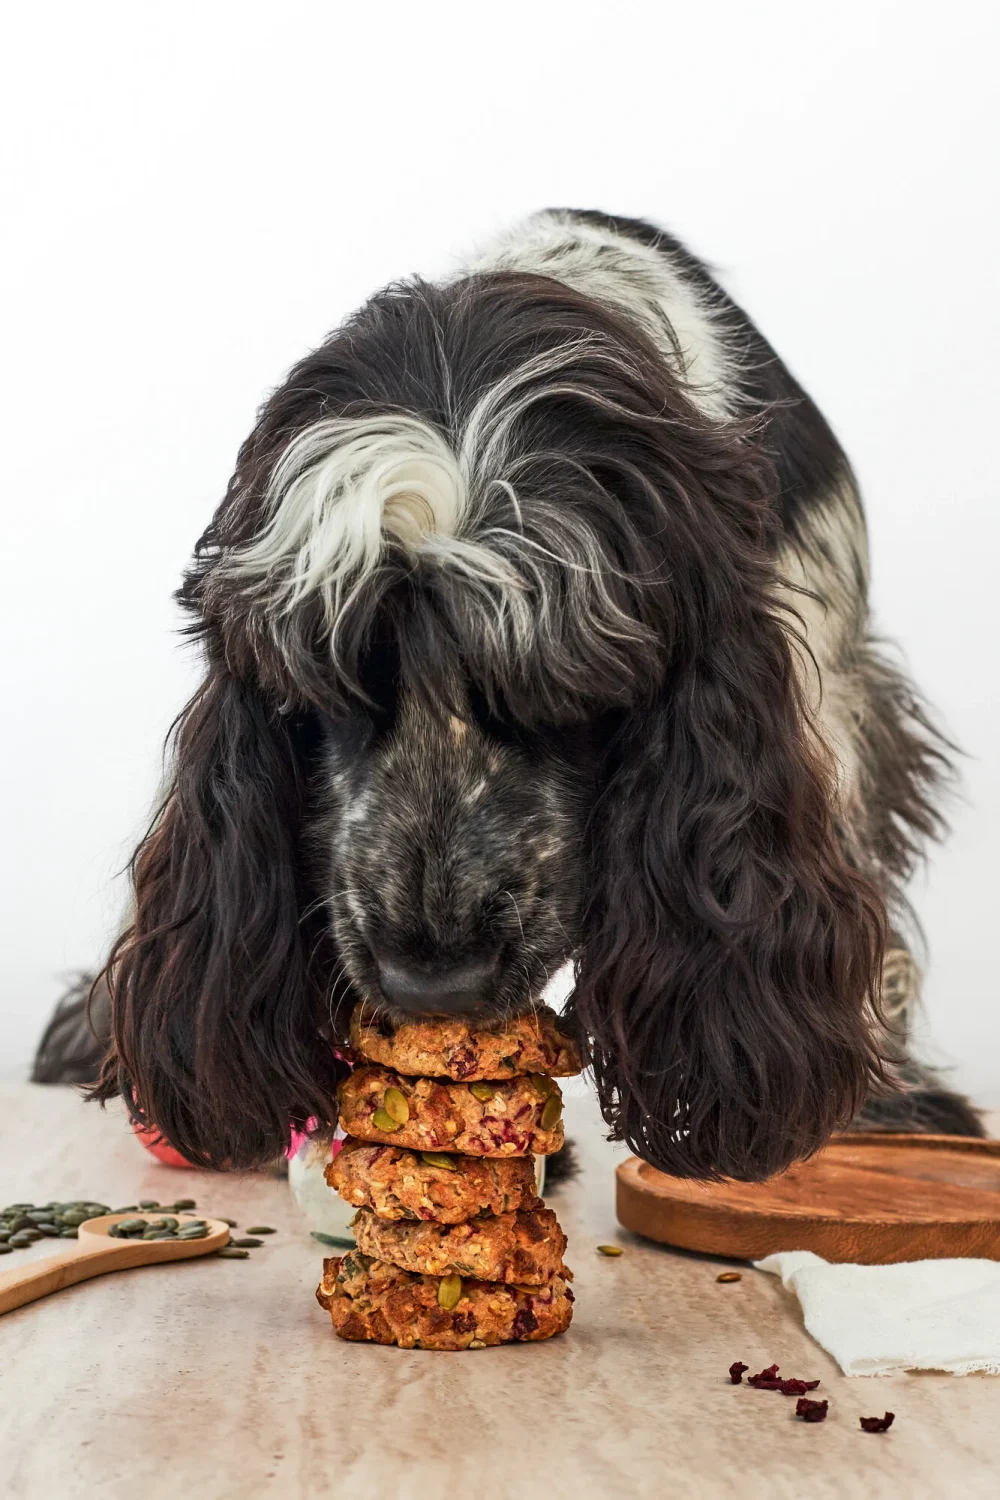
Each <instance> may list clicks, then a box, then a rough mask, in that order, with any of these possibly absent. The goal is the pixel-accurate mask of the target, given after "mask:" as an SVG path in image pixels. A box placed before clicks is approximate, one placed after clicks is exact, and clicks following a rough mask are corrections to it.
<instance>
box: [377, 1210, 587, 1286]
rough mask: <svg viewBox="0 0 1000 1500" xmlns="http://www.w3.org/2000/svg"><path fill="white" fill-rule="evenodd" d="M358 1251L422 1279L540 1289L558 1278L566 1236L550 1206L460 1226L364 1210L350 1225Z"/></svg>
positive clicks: (486, 1218)
mask: <svg viewBox="0 0 1000 1500" xmlns="http://www.w3.org/2000/svg"><path fill="white" fill-rule="evenodd" d="M354 1233H355V1237H356V1238H357V1242H358V1249H359V1250H360V1251H362V1252H363V1253H364V1254H365V1255H372V1256H374V1257H375V1259H376V1260H384V1261H388V1262H389V1263H390V1265H394V1266H401V1267H402V1268H403V1270H405V1271H416V1272H419V1273H421V1274H422V1275H426V1276H450V1275H453V1274H455V1273H457V1274H458V1275H460V1276H472V1277H475V1278H476V1279H477V1280H479V1281H506V1282H512V1283H519V1284H520V1283H531V1284H532V1285H541V1284H542V1283H544V1282H547V1281H550V1280H551V1279H552V1277H553V1276H555V1275H558V1273H559V1269H560V1267H561V1266H562V1258H563V1252H564V1250H565V1249H566V1236H565V1235H564V1234H563V1232H562V1230H561V1229H560V1227H559V1221H558V1219H557V1218H556V1216H555V1214H554V1213H553V1212H552V1210H551V1208H529V1209H522V1210H521V1211H520V1212H518V1213H508V1214H499V1215H494V1214H489V1215H487V1216H485V1217H484V1218H481V1219H471V1220H469V1221H468V1222H467V1223H465V1224H420V1223H418V1224H413V1223H409V1222H407V1221H405V1220H404V1221H402V1222H400V1221H397V1222H395V1223H390V1222H389V1221H387V1220H385V1219H379V1218H377V1217H376V1215H375V1214H373V1213H372V1212H371V1210H370V1209H367V1208H363V1209H362V1210H361V1211H360V1212H359V1214H358V1216H357V1218H356V1219H355V1221H354Z"/></svg>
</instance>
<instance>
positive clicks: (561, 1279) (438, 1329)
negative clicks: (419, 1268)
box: [316, 1250, 573, 1349]
mask: <svg viewBox="0 0 1000 1500" xmlns="http://www.w3.org/2000/svg"><path fill="white" fill-rule="evenodd" d="M568 1280H569V1273H568V1272H565V1271H564V1272H563V1273H561V1274H560V1275H558V1276H553V1277H552V1279H551V1280H550V1281H548V1282H546V1283H545V1284H544V1285H542V1286H537V1287H534V1286H533V1287H523V1288H521V1287H514V1286H504V1285H500V1284H497V1283H495V1282H488V1281H478V1280H475V1279H471V1278H470V1279H468V1280H467V1279H465V1278H462V1280H461V1283H460V1285H457V1286H456V1285H455V1284H454V1283H455V1282H457V1281H458V1278H454V1281H452V1279H451V1278H446V1281H447V1282H448V1286H447V1288H445V1287H443V1286H442V1278H441V1277H439V1276H415V1275H413V1274H411V1273H410V1272H409V1271H401V1270H400V1269H399V1267H398V1266H390V1265H387V1264H386V1263H385V1262H384V1261H379V1260H373V1259H372V1258H371V1257H370V1256H367V1255H363V1254H361V1253H360V1252H359V1251H356V1250H355V1251H351V1252H350V1253H349V1254H348V1255H345V1256H333V1257H332V1258H331V1259H329V1260H326V1261H324V1262H323V1280H322V1282H321V1283H320V1285H319V1287H318V1288H317V1291H316V1298H317V1301H318V1302H319V1304H320V1306H321V1307H325V1308H326V1309H327V1311H328V1312H329V1314H330V1318H331V1320H332V1322H333V1327H334V1331H335V1332H336V1333H337V1334H338V1336H339V1337H340V1338H342V1339H350V1340H353V1341H356V1342H365V1341H368V1342H372V1343H376V1344H398V1345H399V1347H400V1348H401V1349H482V1348H484V1347H486V1346H487V1345H490V1344H507V1343H513V1342H515V1341H519V1340H524V1341H528V1342H536V1341H538V1340H539V1339H548V1338H552V1336H553V1335H554V1334H557V1333H562V1332H563V1330H564V1329H566V1328H568V1327H569V1323H570V1319H571V1318H572V1316H573V1306H572V1304H573V1293H572V1291H571V1289H570V1288H569V1286H567V1281H568ZM446 1292H447V1295H444V1294H445V1293H446ZM442 1297H443V1301H444V1302H445V1303H448V1304H450V1305H447V1306H446V1305H442Z"/></svg>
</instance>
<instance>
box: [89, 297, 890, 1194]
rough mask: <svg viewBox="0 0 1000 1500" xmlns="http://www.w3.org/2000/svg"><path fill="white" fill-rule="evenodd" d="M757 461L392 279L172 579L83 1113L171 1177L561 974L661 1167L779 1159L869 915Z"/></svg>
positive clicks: (856, 1003)
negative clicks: (184, 665) (174, 708)
mask: <svg viewBox="0 0 1000 1500" xmlns="http://www.w3.org/2000/svg"><path fill="white" fill-rule="evenodd" d="M772 518H773V506H772V475H771V471H770V468H769V466H768V463H767V462H766V461H765V459H764V458H763V457H762V456H761V453H760V451H759V449H758V447H757V446H756V444H755V442H754V441H753V438H752V435H751V434H750V433H749V432H748V431H747V430H746V428H745V427H741V426H739V425H738V424H727V423H724V422H720V421H719V420H718V419H709V418H708V417H706V416H705V415H703V414H701V413H699V411H698V409H697V407H696V405H695V404H693V403H692V402H691V401H690V400H689V399H688V395H687V393H686V392H685V390H684V389H683V387H682V386H681V384H680V382H679V381H678V380H677V378H676V377H675V376H674V375H672V374H671V373H670V372H669V370H668V369H667V368H666V367H665V365H664V362H663V360H662V359H661V358H660V357H659V356H658V354H657V352H656V351H655V350H654V348H653V347H652V346H651V345H650V344H648V343H647V342H646V340H645V337H644V335H643V334H642V333H641V332H640V331H638V330H637V329H635V328H633V327H631V326H630V325H628V324H627V323H626V322H625V321H624V320H621V319H619V318H618V317H617V316H616V315H614V314H613V313H612V312H610V311H608V310H607V309H605V308H602V307H600V306H598V305H597V304H596V303H593V302H591V301H589V300H588V299H587V298H585V297H583V296H581V295H580V294H579V293H577V292H574V291H571V290H569V289H568V288H566V287H564V286H562V285H559V284H557V283H556V282H553V281H549V280H547V279H544V278H540V277H532V276H526V275H518V274H499V275H489V276H487V275H480V276H475V277H471V278H469V279H468V280H466V281H462V282H456V283H452V284H451V285H449V286H446V287H443V288H441V287H432V286H427V285H425V284H422V283H415V284H411V285H406V286H403V287H400V288H394V289H392V290H390V291H388V292H386V293H384V294H382V295H380V296H379V297H376V298H375V299H374V300H373V301H372V302H371V303H370V304H368V305H367V306H366V307H365V308H364V309H363V310H362V312H361V313H359V314H358V315H357V317H356V318H355V319H353V320H352V321H351V322H350V323H349V324H348V325H347V326H346V327H345V328H344V329H342V330H340V331H339V332H338V333H337V334H336V335H334V336H333V337H332V338H331V339H330V340H329V341H328V342H327V343H326V344H324V345H323V346H322V347H321V348H320V349H319V350H318V351H317V352H316V353H315V354H313V355H312V356H310V357H309V358H308V359H307V360H305V361H303V362H302V364H301V365H299V366H298V367H297V368H296V369H295V370H294V371H293V372H292V374H291V375H290V377H289V379H288V381H287V382H286V383H285V385H284V386H283V387H282V388H281V389H280V390H279V391H278V392H277V393H276V394H275V395H274V396H273V397H272V399H271V400H270V401H269V402H268V403H267V405H266V406H265V408H264V410H263V412H262V413H261V416H260V419H259V422H258V424H257V427H256V428H255V430H254V432H253V434H252V435H251V437H250V438H249V439H248V441H247V443H246V444H245V445H244V448H243V449H242V451H241V454H240V458H239V462H238V464H237V469H236V473H235V475H234V477H233V480H232V482H231V484H230V488H229V491H228V493H227V495H226V498H225V500H224V501H223V503H222V505H221V506H220V508H219V510H218V512H217V514H216V516H215V518H214V520H213V522H212V524H211V526H210V527H209V529H208V531H207V532H206V534H205V536H204V537H203V538H202V540H201V542H200V543H199V546H198V549H197V552H196V557H195V562H194V565H193V567H192V569H191V570H190V572H189V574H188V577H187V579H186V582H185V585H184V588H183V590H182V594H181V597H182V601H183V603H184V604H185V606H186V607H187V608H188V609H189V610H190V611H192V613H193V615H194V618H195V621H196V626H195V628H196V629H197V630H198V631H199V632H200V633H201V635H202V636H203V638H204V642H205V646H206V651H207V658H208V673H207V677H206V681H205V683H204V684H203V686H202V688H201V689H200V691H199V693H198V694H197V695H196V698H195V699H194V701H193V702H192V704H191V705H189V707H188V709H187V710H186V712H185V714H184V715H183V716H182V719H181V721H180V724H179V728H178V735H177V747H176V750H177V755H176V775H175V781H174V784H173V786H172V788H171V790H170V792H169V795H168V797H167V800H166V802H165V804H164V807H163V809H162V811H161V814H160V815H159V817H158V819H157V821H156V822H155V824H154V826H153V828H152V830H151V832H150V834H149V836H148V838H147V839H146V840H145V841H144V843H143V845H142V846H141V847H140V849H139V851H138V853H137V856H136V862H135V884H136V911H135V917H134V921H133V923H132V925H131V927H130V928H129V930H128V931H127V932H126V933H125V934H124V936H123V938H122V939H121V940H120V941H119V943H118V944H117V945H116V948H115V950H114V952H113V954H112V958H111V962H110V965H109V970H108V972H109V978H110V985H111V990H112V994H113V997H114V1011H115V1041H114V1047H113V1051H112V1055H111V1056H110V1058H109V1060H108V1063H107V1066H106V1068H105V1072H104V1076H103V1080H102V1083H101V1085H100V1086H99V1090H98V1092H99V1093H100V1094H101V1095H102V1096H103V1097H108V1096H110V1095H111V1094H112V1093H114V1092H116V1091H120V1092H121V1093H122V1094H123V1095H124V1096H125V1097H126V1098H127V1099H129V1100H131V1101H132V1107H133V1108H134V1110H135V1111H136V1113H137V1114H138V1115H139V1116H140V1117H148V1118H149V1119H152V1120H154V1121H155V1122H156V1124H157V1125H158V1126H159V1128H160V1129H161V1130H162V1131H163V1132H164V1134H165V1135H166V1136H167V1137H168V1139H170V1140H171V1141H173V1142H174V1143H175V1144H176V1145H177V1146H179V1147H180V1148H181V1149H182V1150H183V1151H185V1152H186V1153H187V1154H188V1155H189V1156H190V1157H191V1158H192V1159H193V1160H200V1161H207V1162H209V1163H210V1164H216V1165H218V1164H222V1163H225V1162H228V1163H231V1164H233V1165H245V1164H251V1163H254V1162H257V1161H260V1160H262V1159H264V1158H266V1157H267V1156H269V1155H271V1154H273V1153H274V1152H275V1151H276V1150H278V1149H279V1148H280V1147H281V1145H282V1143H283V1142H284V1141H285V1140H286V1138H287V1132H288V1128H289V1124H290V1123H292V1122H295V1123H301V1122H303V1121H304V1120H306V1119H307V1118H309V1117H316V1118H317V1119H319V1120H320V1121H321V1122H330V1121H331V1120H332V1119H333V1117H334V1116H333V1110H334V1104H333V1092H334V1084H335V1081H336V1073H337V1065H336V1063H335V1060H334V1056H333V1050H332V1049H333V1046H334V1045H335V1043H336V1041H337V1039H338V1037H342V1035H343V1030H344V1022H345V1016H346V1013H347V1011H348V1010H349V1008H350V1007H351V1006H353V1004H354V1003H356V1001H357V999H358V998H359V997H360V998H363V999H364V1000H365V1001H366V1002H369V1003H370V1004H371V1005H372V1006H373V1007H375V1008H376V1009H378V1010H382V1011H385V1012H386V1013H387V1014H388V1015H389V1017H390V1019H391V1018H393V1017H398V1016H400V1015H401V1014H404V1013H406V1014H412V1013H427V1014H431V1013H436V1012H442V1011H443V1012H450V1013H455V1012H461V1013H466V1014H472V1015H479V1016H483V1017H487V1018H489V1017H492V1016H497V1015H500V1014H504V1013H509V1012H511V1011H516V1010H517V1009H520V1008H523V1007H525V1006H528V1005H530V1004H532V1003H533V1002H534V1001H535V1000H536V999H537V997H538V995H539V993H540V991H541V989H542V988H543V986H544V984H545V981H546V979H547V978H548V977H550V976H551V974H552V973H553V972H554V970H555V969H556V968H557V967H558V966H559V965H560V964H561V963H562V962H563V961H564V960H565V959H566V958H568V957H572V958H573V960H574V963H575V966H576V988H575V991H574V994H573V997H572V999H571V1002H570V1016H571V1019H572V1020H573V1021H575V1023H576V1024H577V1025H578V1026H579V1028H580V1030H581V1031H582V1032H584V1033H585V1034H586V1037H587V1039H588V1041H589V1044H590V1047H591V1051H592V1056H593V1062H594V1071H595V1077H596V1082H597V1087H598V1090H599V1093H600V1096H601V1101H602V1106H603V1108H604V1112H605V1115H606V1118H607V1119H608V1121H609V1123H610V1124H611V1125H612V1127H613V1129H614V1130H615V1131H616V1132H617V1133H618V1134H619V1135H620V1136H621V1137H623V1138H625V1139H627V1140H628V1141H629V1142H630V1143H631V1144H632V1145H633V1146H634V1147H635V1149H636V1150H638V1151H639V1152H640V1154H642V1155H644V1156H646V1157H647V1158H648V1159H650V1160H652V1161H654V1162H656V1163H657V1164H659V1165H661V1166H663V1167H665V1168H666V1169H667V1170H671V1171H675V1172H681V1173H687V1174H692V1175H704V1176H711V1175H716V1174H719V1173H729V1174H732V1175H736V1176H743V1177H757V1176H761V1175H764V1174H766V1173H768V1172H771V1171H774V1170H776V1169H777V1168H779V1167H781V1166H783V1165H785V1164H787V1162H788V1161H790V1160H791V1159H793V1158H794V1157H796V1156H799V1155H802V1154H805V1153H807V1152H808V1151H810V1150H811V1149H813V1148H814V1147H815V1146H816V1145H818V1144H819V1143H820V1142H821V1141H822V1139H823V1138H824V1137H825V1135H826V1134H827V1133H828V1132H829V1130H830V1129H831V1128H832V1127H833V1126H834V1125H835V1124H836V1123H838V1122H839V1121H842V1120H844V1119H846V1118H847V1117H848V1115H849V1114H850V1113H851V1112H853V1110H854V1109H855V1108H856V1107H857V1106H858V1104H859V1103H860V1100H861V1097H862V1096H863V1093H864V1091H865V1089H866V1087H867V1084H868V1082H869V1079H870V1076H871V1075H872V1073H873V1071H877V1067H878V1064H877V1059H876V1056H875V1053H874V1050H873V1046H872V1043H871V1041H870V1038H869V1033H868V1029H867V1026H866V1022H865V1016H864V1009H865V1001H866V998H867V997H868V996H869V995H870V991H871V988H872V984H873V979H874V975H875V973H876V971H877V966H878V962H879V953H880V942H881V922H882V915H881V909H880V906H879V903H878V901H877V899H876V897H875V895H874V893H873V891H872V889H871V888H870V887H869V885H868V884H867V883H866V881H865V880H864V879H863V878H862V877H861V876H860V875H859V874H858V873H857V872H856V871H855V870H853V869H852V868H850V866H849V864H848V862H847V861H846V859H845V857H844V855H843V854H842V852H841V850H840V846H839V844H838V840H837V838H836V832H835V828H834V820H833V813H832V784H833V782H832V770H831V767H830V766H829V764H828V763H827V760H826V757H825V753H824V751H823V749H822V747H821V746H820V744H819V743H818V741H817V740H816V738H815V736H814V734H813V731H812V729H811V727H810V724H809V721H808V717H807V715H806V713H805V711H804V708H803V705H802V702H801V698H800V693H799V688H798V684H797V679H796V675H795V670H794V661H793V652H792V648H791V644H790V639H791V624H790V622H789V620H788V619H787V618H785V617H783V616H782V615H781V613H780V611H779V609H778V607H777V605H776V602H775V596H774V576H773V569H772V564H771V562H770V560H769V559H770V555H771V542H772V534H771V529H772V525H773V519H772Z"/></svg>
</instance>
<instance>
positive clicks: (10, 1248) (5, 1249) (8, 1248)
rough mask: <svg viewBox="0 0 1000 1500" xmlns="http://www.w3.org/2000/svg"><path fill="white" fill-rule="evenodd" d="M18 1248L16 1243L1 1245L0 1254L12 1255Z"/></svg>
mask: <svg viewBox="0 0 1000 1500" xmlns="http://www.w3.org/2000/svg"><path fill="white" fill-rule="evenodd" d="M16 1248H17V1246H16V1245H0V1255H12V1254H13V1252H14V1251H15V1250H16Z"/></svg>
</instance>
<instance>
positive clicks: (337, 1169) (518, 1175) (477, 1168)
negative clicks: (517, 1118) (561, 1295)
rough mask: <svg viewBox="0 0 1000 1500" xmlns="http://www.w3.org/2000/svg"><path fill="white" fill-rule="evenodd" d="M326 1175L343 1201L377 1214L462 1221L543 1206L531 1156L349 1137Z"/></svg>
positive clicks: (381, 1216)
mask: <svg viewBox="0 0 1000 1500" xmlns="http://www.w3.org/2000/svg"><path fill="white" fill-rule="evenodd" d="M326 1180H327V1182H328V1183H329V1184H330V1186H331V1187H332V1188H336V1189H337V1191H338V1192H339V1193H340V1196H341V1197H342V1198H343V1199H344V1200H345V1201H346V1202H347V1203H353V1205H354V1207H355V1208H370V1209H372V1210H373V1211H374V1212H375V1213H376V1214H378V1216H379V1218H380V1219H426V1220H433V1221H434V1222H435V1223H438V1224H461V1223H463V1222H464V1221H465V1220H466V1219H473V1218H475V1217H476V1215H477V1214H481V1213H485V1212H486V1211H487V1210H488V1211H489V1212H490V1213H494V1214H503V1213H508V1212H514V1211H515V1210H517V1209H524V1208H541V1206H542V1200H541V1199H540V1198H539V1197H538V1196H537V1195H536V1192H535V1169H534V1163H533V1161H532V1159H531V1157H530V1156H508V1157H500V1158H497V1159H491V1158H489V1157H485V1156H444V1155H440V1154H439V1155H438V1156H437V1158H436V1159H434V1158H433V1157H428V1156H425V1155H423V1154H421V1153H420V1152H419V1151H406V1150H403V1149H402V1148H400V1147H398V1146H379V1145H372V1144H370V1143H368V1142H366V1141H356V1140H353V1139H352V1140H348V1141H345V1143H344V1145H343V1147H342V1149H341V1150H340V1152H339V1153H338V1154H337V1155H336V1156H335V1157H334V1158H333V1160H332V1161H331V1162H330V1164H329V1166H328V1167H327V1169H326Z"/></svg>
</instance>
